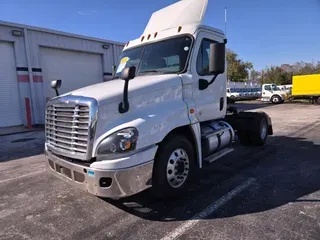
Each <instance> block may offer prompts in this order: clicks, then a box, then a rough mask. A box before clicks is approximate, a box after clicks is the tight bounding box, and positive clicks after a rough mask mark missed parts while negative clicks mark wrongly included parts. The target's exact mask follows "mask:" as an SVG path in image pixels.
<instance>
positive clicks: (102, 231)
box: [0, 102, 320, 240]
mask: <svg viewBox="0 0 320 240" xmlns="http://www.w3.org/2000/svg"><path fill="white" fill-rule="evenodd" d="M234 105H235V106H237V107H240V108H241V109H250V110H251V111H265V112H266V113H268V114H269V115H270V116H271V118H272V121H273V126H274V136H272V137H270V138H269V140H268V144H267V145H266V146H264V147H254V148H250V147H243V146H240V145H239V143H238V142H236V143H235V151H234V152H233V153H231V154H229V155H227V156H226V157H224V158H222V159H219V160H218V161H216V162H214V163H213V164H212V165H211V166H210V167H209V168H206V169H203V170H199V171H198V172H197V173H196V175H195V176H194V179H193V180H192V184H191V185H190V190H189V192H188V194H187V195H186V196H183V197H182V198H181V199H178V200H175V201H166V202H164V201H159V200H155V199H154V198H152V196H151V194H150V191H149V190H146V191H144V192H142V193H139V194H137V195H135V196H132V197H129V198H125V199H120V200H117V201H116V200H109V199H101V198H98V197H95V196H93V195H90V194H88V193H86V192H83V191H82V190H79V189H76V188H74V187H73V186H70V185H68V184H67V183H65V182H63V181H61V180H60V179H58V178H56V177H54V176H52V175H51V174H49V173H47V172H46V171H45V163H44V155H43V147H44V146H43V141H44V133H43V132H42V131H40V132H39V131H37V132H28V133H21V134H16V135H9V136H1V137H0V239H41V240H43V239H148V240H149V239H163V240H164V239H237V240H238V239H252V240H255V239H259V240H264V239H319V236H320V157H319V155H320V108H319V106H314V105H311V104H280V105H271V104H260V103H258V102H252V103H236V104H234Z"/></svg>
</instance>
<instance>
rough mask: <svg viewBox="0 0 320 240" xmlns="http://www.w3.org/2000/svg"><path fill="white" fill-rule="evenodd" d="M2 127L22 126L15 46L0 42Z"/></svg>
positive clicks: (0, 123) (0, 112)
mask: <svg viewBox="0 0 320 240" xmlns="http://www.w3.org/2000/svg"><path fill="white" fill-rule="evenodd" d="M0 84H1V85H0V127H8V126H18V125H22V119H21V107H20V97H19V86H18V81H17V71H16V63H15V58H14V51H13V44H12V43H7V42H0Z"/></svg>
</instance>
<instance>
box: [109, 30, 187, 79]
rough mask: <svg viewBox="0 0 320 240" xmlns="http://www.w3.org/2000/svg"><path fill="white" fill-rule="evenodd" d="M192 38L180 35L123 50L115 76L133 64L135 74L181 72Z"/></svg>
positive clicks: (117, 76)
mask: <svg viewBox="0 0 320 240" xmlns="http://www.w3.org/2000/svg"><path fill="white" fill-rule="evenodd" d="M191 44H192V38H191V37H190V36H182V37H176V38H171V39H167V40H163V41H160V42H155V43H151V44H147V45H144V46H140V47H136V48H132V49H129V50H126V51H124V52H123V53H122V54H121V56H120V64H119V66H118V68H117V71H116V74H115V77H116V78H119V77H120V76H121V71H122V70H123V69H124V68H126V67H131V66H135V67H136V69H137V70H136V75H146V74H165V73H179V72H182V71H183V70H184V69H185V67H186V63H187V59H188V55H189V52H190V51H191Z"/></svg>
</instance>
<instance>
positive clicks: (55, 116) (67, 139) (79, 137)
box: [46, 96, 96, 160]
mask: <svg viewBox="0 0 320 240" xmlns="http://www.w3.org/2000/svg"><path fill="white" fill-rule="evenodd" d="M79 98H83V97H78V98H75V97H74V96H70V97H64V98H61V99H59V100H60V101H58V100H55V101H52V102H49V103H48V104H47V109H46V144H47V146H48V148H49V149H50V150H52V151H53V152H56V153H58V154H60V155H65V156H68V157H73V158H77V159H82V160H88V159H90V154H91V146H92V144H91V143H92V141H91V140H92V137H93V133H92V131H93V130H94V129H93V128H92V123H93V120H94V119H93V114H92V112H91V109H90V106H91V105H92V104H91V103H92V102H87V101H85V102H84V103H82V102H81V101H79ZM85 99H87V98H85ZM95 110H96V109H95Z"/></svg>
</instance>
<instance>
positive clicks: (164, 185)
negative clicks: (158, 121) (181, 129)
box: [152, 135, 195, 199]
mask: <svg viewBox="0 0 320 240" xmlns="http://www.w3.org/2000/svg"><path fill="white" fill-rule="evenodd" d="M194 161H195V152H194V149H193V147H192V144H191V143H190V141H189V140H188V139H187V138H186V137H185V136H183V135H171V136H169V137H168V138H167V139H166V140H165V141H164V142H163V143H161V145H160V146H159V149H158V152H157V155H156V158H155V161H154V168H153V175H152V193H153V195H155V196H156V197H157V198H161V199H165V198H170V197H177V196H180V195H182V194H183V193H184V191H185V190H186V187H187V185H188V182H189V179H190V176H191V174H192V171H193V168H194Z"/></svg>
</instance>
